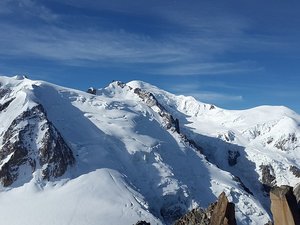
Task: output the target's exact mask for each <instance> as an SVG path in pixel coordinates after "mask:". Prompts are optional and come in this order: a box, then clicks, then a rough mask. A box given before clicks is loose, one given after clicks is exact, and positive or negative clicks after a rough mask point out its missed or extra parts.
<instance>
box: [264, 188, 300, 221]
mask: <svg viewBox="0 0 300 225" xmlns="http://www.w3.org/2000/svg"><path fill="white" fill-rule="evenodd" d="M270 198H271V211H272V214H273V220H274V225H300V216H299V215H300V212H299V208H298V206H297V200H296V197H295V195H294V193H293V188H292V187H290V186H285V185H284V186H280V187H274V188H272V189H271V192H270Z"/></svg>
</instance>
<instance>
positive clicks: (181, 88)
mask: <svg viewBox="0 0 300 225" xmlns="http://www.w3.org/2000/svg"><path fill="white" fill-rule="evenodd" d="M170 90H171V91H172V92H174V93H177V94H182V95H186V96H193V97H195V98H196V99H198V100H199V101H203V102H210V103H214V104H220V103H224V102H233V101H234V102H236V101H243V96H242V95H239V94H237V95H231V94H227V93H221V92H214V91H206V90H204V88H203V86H202V85H201V84H198V83H184V84H177V85H174V86H172V87H171V89H170Z"/></svg>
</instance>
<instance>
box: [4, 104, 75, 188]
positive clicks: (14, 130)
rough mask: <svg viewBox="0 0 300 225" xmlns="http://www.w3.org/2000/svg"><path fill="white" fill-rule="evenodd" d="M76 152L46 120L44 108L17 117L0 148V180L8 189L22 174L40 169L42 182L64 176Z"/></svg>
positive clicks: (30, 110)
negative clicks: (73, 151) (20, 173)
mask: <svg viewBox="0 0 300 225" xmlns="http://www.w3.org/2000/svg"><path fill="white" fill-rule="evenodd" d="M74 162H75V159H74V157H73V153H72V151H71V149H70V148H69V147H68V145H67V144H66V143H65V141H64V139H63V138H62V136H61V135H60V133H59V132H58V131H57V130H56V128H55V127H54V126H53V124H52V123H51V122H50V121H49V120H48V119H47V116H46V113H45V111H44V109H43V107H42V106H41V105H36V106H34V107H32V108H31V109H28V110H27V111H25V112H23V113H22V114H20V115H19V116H18V117H17V118H15V119H14V120H13V121H12V123H11V125H10V126H9V128H8V129H7V130H6V132H5V133H4V135H3V141H2V148H1V149H0V181H1V183H2V185H3V186H9V185H11V184H12V183H13V182H14V181H16V180H17V178H18V175H19V172H21V171H22V173H24V171H28V169H26V168H30V170H31V173H33V172H34V171H36V170H37V169H40V170H41V176H42V179H46V180H49V179H50V178H52V177H53V178H56V177H60V176H62V175H63V174H64V173H65V171H66V170H67V167H68V166H71V165H73V164H74Z"/></svg>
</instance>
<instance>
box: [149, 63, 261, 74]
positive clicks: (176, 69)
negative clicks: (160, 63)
mask: <svg viewBox="0 0 300 225" xmlns="http://www.w3.org/2000/svg"><path fill="white" fill-rule="evenodd" d="M262 69H263V68H262V67H258V66H257V65H256V64H255V63H253V62H235V63H218V62H199V63H193V64H191V63H185V64H181V65H172V66H169V67H163V68H156V69H153V70H150V71H149V72H151V73H157V74H161V75H181V76H186V75H209V74H234V73H243V72H249V71H253V72H254V71H259V70H262Z"/></svg>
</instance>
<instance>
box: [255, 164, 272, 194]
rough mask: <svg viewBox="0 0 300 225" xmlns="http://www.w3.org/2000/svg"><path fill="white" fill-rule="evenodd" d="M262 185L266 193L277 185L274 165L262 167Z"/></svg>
mask: <svg viewBox="0 0 300 225" xmlns="http://www.w3.org/2000/svg"><path fill="white" fill-rule="evenodd" d="M259 168H260V170H261V177H262V180H261V182H262V184H263V187H264V190H265V191H266V192H269V191H270V188H271V187H274V186H275V185H276V177H275V173H274V169H273V167H272V165H270V164H268V165H260V166H259Z"/></svg>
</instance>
